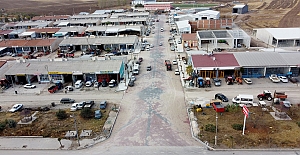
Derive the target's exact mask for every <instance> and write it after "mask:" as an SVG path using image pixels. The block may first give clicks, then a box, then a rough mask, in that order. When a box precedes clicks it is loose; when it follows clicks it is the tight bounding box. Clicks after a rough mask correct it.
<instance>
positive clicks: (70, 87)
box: [65, 86, 74, 91]
mask: <svg viewBox="0 0 300 155" xmlns="http://www.w3.org/2000/svg"><path fill="white" fill-rule="evenodd" d="M65 90H66V91H73V90H74V88H73V87H72V86H66V87H65Z"/></svg>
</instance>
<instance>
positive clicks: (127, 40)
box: [59, 36, 138, 46]
mask: <svg viewBox="0 0 300 155" xmlns="http://www.w3.org/2000/svg"><path fill="white" fill-rule="evenodd" d="M137 39H138V37H137V36H126V37H116V36H101V37H98V38H82V37H72V38H67V39H64V40H63V41H62V42H61V43H60V44H59V46H68V45H88V44H89V45H101V44H134V43H135V42H136V41H137Z"/></svg>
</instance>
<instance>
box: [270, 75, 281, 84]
mask: <svg viewBox="0 0 300 155" xmlns="http://www.w3.org/2000/svg"><path fill="white" fill-rule="evenodd" d="M269 78H270V80H271V81H272V82H274V83H278V82H280V79H279V78H278V77H277V75H276V74H271V75H270V76H269Z"/></svg>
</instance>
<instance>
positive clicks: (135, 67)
mask: <svg viewBox="0 0 300 155" xmlns="http://www.w3.org/2000/svg"><path fill="white" fill-rule="evenodd" d="M139 71H140V65H139V64H134V66H133V75H138V74H139Z"/></svg>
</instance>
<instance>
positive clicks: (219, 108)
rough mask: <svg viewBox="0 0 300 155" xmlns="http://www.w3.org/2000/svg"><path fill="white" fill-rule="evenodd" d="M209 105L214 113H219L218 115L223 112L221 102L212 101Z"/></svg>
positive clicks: (223, 108)
mask: <svg viewBox="0 0 300 155" xmlns="http://www.w3.org/2000/svg"><path fill="white" fill-rule="evenodd" d="M210 104H211V105H212V106H213V108H214V110H215V111H216V112H220V113H221V112H225V107H224V105H223V104H222V101H221V100H216V99H213V100H211V102H210Z"/></svg>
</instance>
